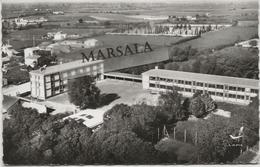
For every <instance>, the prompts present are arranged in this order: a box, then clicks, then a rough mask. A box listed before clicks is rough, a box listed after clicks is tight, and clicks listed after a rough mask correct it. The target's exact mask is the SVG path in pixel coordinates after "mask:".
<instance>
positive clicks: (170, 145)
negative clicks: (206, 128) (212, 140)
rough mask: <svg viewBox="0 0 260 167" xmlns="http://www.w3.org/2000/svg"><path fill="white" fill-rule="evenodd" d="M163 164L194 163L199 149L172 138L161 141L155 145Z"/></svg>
mask: <svg viewBox="0 0 260 167" xmlns="http://www.w3.org/2000/svg"><path fill="white" fill-rule="evenodd" d="M155 148H156V150H158V151H159V153H158V155H159V158H160V160H161V161H162V162H163V163H178V164H180V163H194V162H196V159H197V156H196V155H197V148H196V147H195V146H193V145H191V144H188V143H183V142H180V141H177V140H173V139H171V138H169V139H165V140H161V141H160V142H158V143H157V144H156V145H155Z"/></svg>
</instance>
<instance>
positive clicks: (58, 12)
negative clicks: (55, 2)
mask: <svg viewBox="0 0 260 167" xmlns="http://www.w3.org/2000/svg"><path fill="white" fill-rule="evenodd" d="M52 14H54V15H64V12H63V11H53V12H52Z"/></svg>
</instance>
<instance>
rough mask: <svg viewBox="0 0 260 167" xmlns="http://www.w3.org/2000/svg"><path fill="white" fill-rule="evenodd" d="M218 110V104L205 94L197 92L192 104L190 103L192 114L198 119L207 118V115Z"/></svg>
mask: <svg viewBox="0 0 260 167" xmlns="http://www.w3.org/2000/svg"><path fill="white" fill-rule="evenodd" d="M216 108H217V105H216V103H215V102H214V100H213V99H212V98H211V97H210V95H209V94H208V93H203V94H202V92H201V91H197V92H195V93H194V95H193V97H192V99H191V103H190V108H189V109H190V112H191V113H192V114H193V115H195V116H196V117H198V118H200V117H203V116H205V115H206V114H207V113H209V112H211V111H213V110H215V109H216Z"/></svg>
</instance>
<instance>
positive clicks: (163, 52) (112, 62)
mask: <svg viewBox="0 0 260 167" xmlns="http://www.w3.org/2000/svg"><path fill="white" fill-rule="evenodd" d="M121 46H122V45H121ZM151 47H152V46H151ZM152 48H153V47H152ZM88 51H89V50H88ZM83 53H85V52H84V51H83ZM104 53H105V52H104ZM86 54H87V51H86ZM57 57H58V60H59V61H61V62H63V63H66V62H70V61H73V60H80V59H82V55H81V51H76V52H74V53H67V54H59V55H58V56H57ZM168 59H169V55H168V48H167V47H157V48H155V49H154V51H152V52H148V53H141V54H135V55H131V56H121V57H113V58H110V59H105V60H104V68H105V69H104V70H105V72H109V71H115V70H119V69H124V68H129V67H135V66H140V65H145V64H151V63H157V62H162V61H166V60H168Z"/></svg>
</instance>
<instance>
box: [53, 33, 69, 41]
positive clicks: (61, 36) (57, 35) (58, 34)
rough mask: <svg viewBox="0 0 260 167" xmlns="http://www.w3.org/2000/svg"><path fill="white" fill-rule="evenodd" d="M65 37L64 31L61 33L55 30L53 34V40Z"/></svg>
mask: <svg viewBox="0 0 260 167" xmlns="http://www.w3.org/2000/svg"><path fill="white" fill-rule="evenodd" d="M66 38H67V34H66V33H62V32H61V31H59V32H57V33H56V34H54V39H53V40H55V41H60V40H64V39H66Z"/></svg>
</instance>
